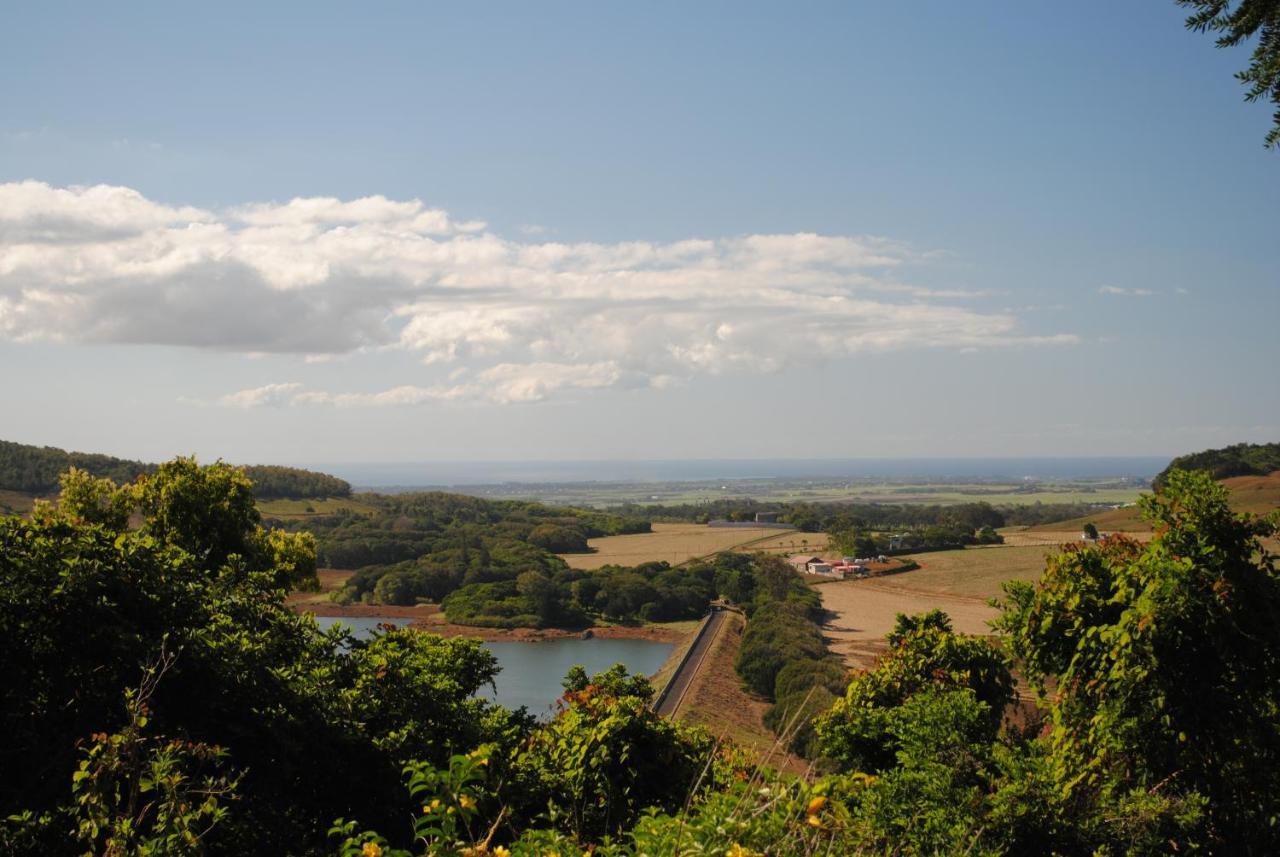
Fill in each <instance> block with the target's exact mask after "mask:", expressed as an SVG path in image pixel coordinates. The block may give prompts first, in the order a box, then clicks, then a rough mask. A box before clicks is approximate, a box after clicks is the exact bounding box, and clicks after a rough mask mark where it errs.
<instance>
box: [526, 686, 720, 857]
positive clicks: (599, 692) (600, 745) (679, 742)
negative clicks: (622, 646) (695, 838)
mask: <svg viewBox="0 0 1280 857" xmlns="http://www.w3.org/2000/svg"><path fill="white" fill-rule="evenodd" d="M581 678H582V676H581V675H579V674H578V673H577V672H576V671H575V673H573V674H571V675H570V677H569V678H568V679H567V680H566V683H567V684H568V685H569V686H570V689H568V690H566V692H565V695H564V697H563V709H562V710H561V712H560V713H559V714H558V715H557V716H556V718H555V719H554V720H552V721H551V723H549V724H547V726H545V727H544V728H542V729H539V730H538V731H537V732H535V733H534V734H533V736H532V738H531V739H530V742H529V745H528V748H527V749H526V751H525V752H524V753H522V754H521V756H520V757H519V758H518V759H517V760H516V763H515V767H516V769H517V777H518V779H519V780H521V781H523V782H526V783H527V782H537V783H540V784H541V786H540V787H539V788H538V789H536V790H534V792H533V793H535V794H537V795H539V798H534V799H532V800H530V799H529V798H528V797H527V795H528V794H529V793H530V790H527V789H520V790H519V792H520V794H513V795H512V799H513V804H512V806H513V812H514V813H515V814H516V816H517V817H526V818H534V817H537V816H543V817H545V818H546V820H547V821H549V822H550V823H551V824H552V825H553V826H555V827H558V828H560V829H561V830H563V831H564V832H566V833H569V834H571V835H573V836H574V837H576V838H577V839H579V840H580V841H598V840H599V839H600V838H601V837H604V836H616V835H617V834H619V833H620V832H622V831H623V830H625V829H627V828H628V827H630V826H631V825H632V824H633V823H635V820H636V819H637V818H638V817H639V815H640V813H641V811H643V810H645V809H649V808H656V809H658V810H662V811H674V810H675V809H677V808H678V807H679V806H681V805H682V804H683V803H684V801H685V800H686V799H687V798H688V797H689V796H690V794H691V793H692V792H693V791H694V789H695V786H696V784H697V783H698V782H699V780H701V779H703V778H704V777H705V776H706V774H707V772H708V769H709V765H710V760H711V749H712V744H711V741H710V739H708V738H707V737H706V736H705V735H704V734H702V733H701V732H697V731H693V730H688V729H685V728H682V727H679V726H677V725H676V724H674V723H672V722H671V721H668V720H665V719H664V718H662V717H660V716H658V715H657V714H654V713H653V712H652V711H651V710H650V709H649V706H648V698H649V696H650V695H651V694H652V690H653V689H652V687H651V686H650V685H649V683H648V682H647V681H643V680H641V681H639V682H635V681H633V680H630V679H629V678H628V677H627V675H626V672H625V670H620V669H618V668H616V667H615V668H614V669H613V670H611V671H610V672H608V673H605V674H597V675H596V676H593V677H592V678H591V679H590V681H589V682H588V683H587V684H586V685H585V686H582V687H581V689H577V686H578V685H579V684H580V683H581ZM704 784H705V780H704Z"/></svg>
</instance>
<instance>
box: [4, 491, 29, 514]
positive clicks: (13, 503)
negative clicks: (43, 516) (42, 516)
mask: <svg viewBox="0 0 1280 857" xmlns="http://www.w3.org/2000/svg"><path fill="white" fill-rule="evenodd" d="M35 501H36V498H35V496H34V495H32V494H27V493H25V492H23V491H10V490H8V489H0V514H4V515H25V514H27V513H28V512H30V511H31V507H32V505H34V504H35Z"/></svg>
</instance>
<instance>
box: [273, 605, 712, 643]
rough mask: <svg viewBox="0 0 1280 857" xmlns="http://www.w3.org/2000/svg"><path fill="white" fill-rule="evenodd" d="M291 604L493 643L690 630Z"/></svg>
mask: <svg viewBox="0 0 1280 857" xmlns="http://www.w3.org/2000/svg"><path fill="white" fill-rule="evenodd" d="M307 594H308V595H310V594H311V593H307ZM289 606H290V607H291V608H293V610H294V611H295V612H297V613H310V614H312V615H313V616H317V617H325V618H337V619H342V618H349V619H356V618H387V619H389V620H391V624H395V625H403V626H406V627H410V628H417V629H418V630H421V631H426V632H428V633H431V634H439V635H440V636H442V637H473V638H476V639H479V640H483V641H485V642H491V643H496V642H511V643H540V642H544V641H546V640H575V639H581V638H582V636H583V634H584V633H586V632H588V631H589V632H591V637H593V638H599V639H605V640H646V641H649V642H654V643H678V642H680V641H681V640H683V639H684V638H685V637H686V636H688V634H689V631H688V630H681V629H680V628H677V627H672V626H670V625H636V626H630V625H604V626H592V627H589V628H583V629H581V630H577V631H572V630H568V629H566V628H485V627H481V626H477V625H458V624H454V623H451V622H449V621H448V620H447V619H446V618H445V616H444V611H442V610H441V609H440V608H439V607H438V606H436V605H422V606H416V607H403V606H395V605H384V604H333V603H327V604H322V603H315V602H312V603H307V602H305V601H292V600H291V601H290V603H289ZM396 620H403V621H396ZM695 624H696V623H695Z"/></svg>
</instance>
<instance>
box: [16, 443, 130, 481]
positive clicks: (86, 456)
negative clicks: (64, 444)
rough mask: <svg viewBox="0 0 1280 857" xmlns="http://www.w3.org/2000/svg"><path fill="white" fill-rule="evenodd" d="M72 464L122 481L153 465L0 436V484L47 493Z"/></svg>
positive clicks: (99, 475)
mask: <svg viewBox="0 0 1280 857" xmlns="http://www.w3.org/2000/svg"><path fill="white" fill-rule="evenodd" d="M71 468H75V469H77V470H83V471H84V472H85V473H88V474H89V475H90V476H97V477H103V478H106V479H110V480H111V481H113V482H117V483H122V484H124V483H129V482H132V481H133V480H134V479H136V478H137V477H138V476H141V475H142V474H144V473H151V472H152V471H154V470H155V465H154V464H144V463H143V462H141V461H128V460H126V459H123V458H113V457H111V456H109V455H97V454H93V453H87V452H67V451H66V450H64V449H57V448H55V447H52V446H29V445H27V444H24V443H13V442H12V441H7V440H0V488H7V489H9V490H11V491H26V492H28V493H31V494H50V493H53V491H54V490H56V489H57V487H58V479H59V477H60V476H61V475H62V474H63V473H65V472H66V471H68V470H70V469H71Z"/></svg>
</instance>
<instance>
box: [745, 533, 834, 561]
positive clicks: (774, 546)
mask: <svg viewBox="0 0 1280 857" xmlns="http://www.w3.org/2000/svg"><path fill="white" fill-rule="evenodd" d="M774 532H777V531H776V530H775V531H774ZM829 541H830V537H829V536H827V534H826V533H802V532H800V531H798V530H787V531H786V532H780V533H778V534H777V535H776V536H772V537H766V538H763V539H756V540H754V541H751V542H748V543H747V544H742V545H738V546H737V547H736V548H734V550H735V551H741V552H744V553H755V552H756V551H760V552H761V553H772V554H779V555H781V556H788V555H790V554H797V553H818V554H820V553H822V552H823V551H825V550H826V549H827V545H828V542H829Z"/></svg>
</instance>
